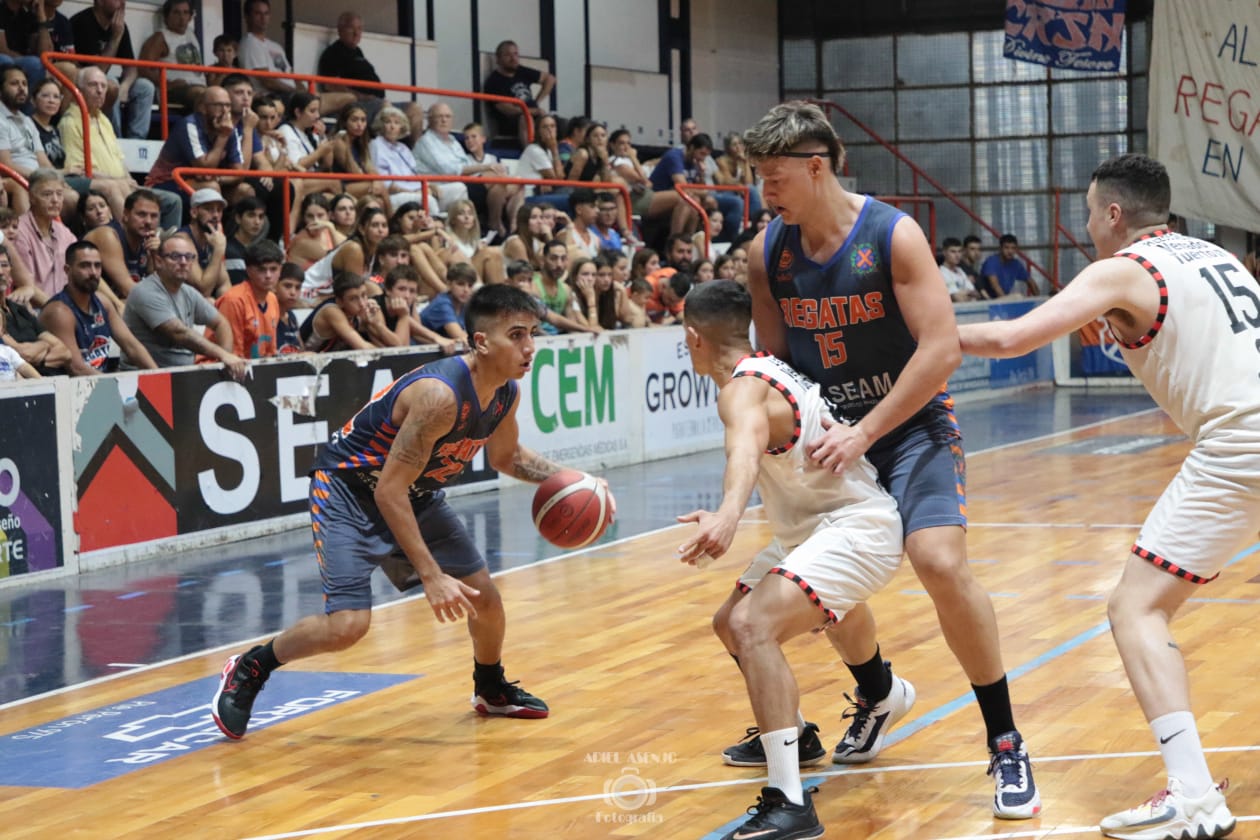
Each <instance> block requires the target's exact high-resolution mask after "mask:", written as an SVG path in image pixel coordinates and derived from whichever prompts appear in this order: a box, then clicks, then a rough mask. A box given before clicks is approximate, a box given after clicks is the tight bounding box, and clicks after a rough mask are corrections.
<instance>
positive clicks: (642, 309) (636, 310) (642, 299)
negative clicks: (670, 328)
mask: <svg viewBox="0 0 1260 840" xmlns="http://www.w3.org/2000/svg"><path fill="white" fill-rule="evenodd" d="M626 288H627V292H628V294H627V296H628V297H629V298H630V303H629V305H628V306H627V307H626V311H627V312H628V313H629V318H628V319H627V320H626V321H625V322H623V323H622V325H621V326H623V327H630V328H632V329H639V328H642V327H651V326H655V325H654V324H653V323H652V319H651V318H649V317H648V314H647V302H648V298H650V297H651V296H652V284H651V283H649V282H648V281H647V280H644V279H643V278H642V277H637V278H635V279H634V280H631V281H630V285H629V286H627V287H626Z"/></svg>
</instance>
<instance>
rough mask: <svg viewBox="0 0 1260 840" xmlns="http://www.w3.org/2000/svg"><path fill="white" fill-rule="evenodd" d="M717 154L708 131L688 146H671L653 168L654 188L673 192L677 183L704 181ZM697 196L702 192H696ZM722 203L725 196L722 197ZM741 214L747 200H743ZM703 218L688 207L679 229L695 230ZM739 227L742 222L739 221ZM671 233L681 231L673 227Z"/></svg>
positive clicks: (737, 225)
mask: <svg viewBox="0 0 1260 840" xmlns="http://www.w3.org/2000/svg"><path fill="white" fill-rule="evenodd" d="M712 155H713V141H712V140H710V139H709V135H707V134H696V135H694V136H693V137H692V138H691V139H690V140H689V141H687V145H686V147H685V148H682V149H678V148H674V149H670V150H669V151H667V152H666V153H665V154H663V155H661V159H660V160H659V161H657V164H656V166H655V168H653V169H652V175H651V182H652V189H654V190H656V191H657V192H664V191H666V190H669V191H673V190H674V185H675V184H703V183H704V177H705V164H706V163H707V161H708V160H709V159H710V158H711V157H712ZM693 195H694V196H695V197H696V198H700V195H699V194H698V193H696V192H693ZM718 200H719V202H720V201H721V199H720V198H719V199H718ZM740 208H741V213H742V208H743V203H742V202H741V203H740ZM698 223H699V219H698V218H696V214H695V211H693V210H690V209H689V210H688V213H687V214H686V216H685V222H684V224H683V226H682V227H681V228H679V230H688V231H691V230H695V228H696V225H697V224H698ZM735 227H736V229H738V227H739V224H738V221H737V222H736V224H735ZM670 230H671V232H677V231H675V230H674V228H673V226H672V225H671V227H670Z"/></svg>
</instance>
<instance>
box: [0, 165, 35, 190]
mask: <svg viewBox="0 0 1260 840" xmlns="http://www.w3.org/2000/svg"><path fill="white" fill-rule="evenodd" d="M0 175H3V176H4V177H5V178H12V179H13V180H14V181H16V182H17V185H18V186H19V187H21V188H22V189H26V188H27V187H28V186H29V184H27V182H26V176H25V175H23V174H22V173H21V172H18V171H17V170H16V169H14V168H13V167H11V166H5V165H4V164H3V163H0Z"/></svg>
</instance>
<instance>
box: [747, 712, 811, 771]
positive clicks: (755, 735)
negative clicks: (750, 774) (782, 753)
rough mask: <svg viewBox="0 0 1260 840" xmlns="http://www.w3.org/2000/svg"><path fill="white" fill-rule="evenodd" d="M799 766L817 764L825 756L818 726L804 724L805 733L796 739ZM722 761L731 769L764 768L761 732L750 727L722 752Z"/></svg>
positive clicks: (764, 752) (764, 758) (764, 750)
mask: <svg viewBox="0 0 1260 840" xmlns="http://www.w3.org/2000/svg"><path fill="white" fill-rule="evenodd" d="M796 751H797V754H798V756H799V757H800V758H799V760H800V763H801V766H804V765H806V764H817V763H818V762H819V761H821V760H822V759H824V758H826V756H827V748H826V747H824V746H823V744H822V741H821V740H819V738H818V724H816V723H809V722H806V724H805V731H804V732H802V733H801V734H800V736H799V737H798V738H797V739H796ZM722 761H723V762H724V763H726V764H729V765H730V766H732V767H765V766H766V749H765V747H763V746H762V745H761V730H760V729H758V728H757V727H755V726H750V727H748V729H747V730H746V731H745V732H744V738H743V740H741V741H740V742H739V743H738V744H733V745H731V746H729V747H727V748H726V749H724V750H722Z"/></svg>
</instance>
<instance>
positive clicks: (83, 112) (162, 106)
mask: <svg viewBox="0 0 1260 840" xmlns="http://www.w3.org/2000/svg"><path fill="white" fill-rule="evenodd" d="M40 58H41V60H42V61H43V64H44V67H45V68H46V69H47V70H48V72H49V73H50V74H51V75H52V76H53V77H54V78H55V79H57V80H58V81H59V82H61V84H62V86H63V87H65V88H66V89H67V90H69V91H70V93H71V94H72V95H73V96H74V100H75V102H77V103H78V105H79V114H80V116H81V117H82V118H83V160H84V167H83V168H84V170H85V172H84V174H85V175H86V176H87V177H89V178H91V177H92V136H91V131H90V130H89V126H88V113H87V105H86V104H85V103H84V101H83V94H82V93H80V92H79V88H78V87H77V86H76V85H75V83H74V80H73V79H69V78H67V77H66V74H64V73H62V72H61V71H60V70H58V69H57V67H56V66H55V65H54V62H56V61H68V62H73V63H75V64H117V65H120V66H122V67H149V68H152V69H154V70H157V71H158V84H157V90H158V103H159V107H158V111H159V113H160V114H161V124H162V139H163V140H165V139H166V135H167V131H168V128H169V127H168V126H167V120H166V117H167V110H168V102H167V97H166V71H168V70H188V71H191V72H194V73H207V72H209V73H221V72H223V70H224V68H223V67H213V66H210V65H206V64H169V63H167V62H163V61H141V60H140V59H136V58H109V57H107V56H100V55H83V54H81V53H59V52H48V53H42V54H41V55H40ZM231 72H232V73H240V74H242V75H244V76H259V77H262V78H268V79H291V80H293V81H296V82H306V84H307V87H308V88H309V89H310V91H311V92H312V93H318V91H317V90H316V89H315V86H316V85H317V84H327V85H343V86H344V85H351V86H353V87H356V88H372V89H374V90H396V91H399V92H400V93H422V94H425V95H428V96H440V97H446V98H455V99H474V100H479V101H482V102H492V103H502V104H505V105H511V106H513V107H516V108H520V109H521V113H522V114H524V115H525V133H526V136H527V137H528V138H529V140H530V142H533V139H534V116H533V114H531V113H530V112H529V108H528V107H527V106H526V105H525V103H524V102H522V101H521V100H519V99H513V98H512V97H510V96H497V95H495V94H492V93H474V92H472V91H460V90H444V89H442V88H425V87H416V86H415V85H402V84H394V83H391V82H364V81H358V80H356V79H337V78H334V77H332V76H317V75H314V74H311V73H280V72H278V71H275V70H247V69H244V68H239V67H233V68H231Z"/></svg>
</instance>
